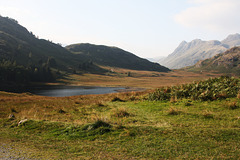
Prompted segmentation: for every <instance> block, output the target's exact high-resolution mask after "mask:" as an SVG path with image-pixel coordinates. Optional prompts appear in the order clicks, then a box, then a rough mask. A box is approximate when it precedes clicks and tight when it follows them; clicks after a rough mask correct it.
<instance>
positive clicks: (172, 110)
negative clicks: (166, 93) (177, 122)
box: [168, 107, 183, 115]
mask: <svg viewBox="0 0 240 160" xmlns="http://www.w3.org/2000/svg"><path fill="white" fill-rule="evenodd" d="M182 113H183V111H182V110H180V109H177V108H173V107H171V108H170V109H169V110H168V115H179V114H182Z"/></svg>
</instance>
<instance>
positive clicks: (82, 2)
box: [0, 0, 240, 58]
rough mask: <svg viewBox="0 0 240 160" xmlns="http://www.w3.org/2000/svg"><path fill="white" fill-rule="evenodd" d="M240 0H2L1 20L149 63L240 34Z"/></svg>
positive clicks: (58, 39)
mask: <svg viewBox="0 0 240 160" xmlns="http://www.w3.org/2000/svg"><path fill="white" fill-rule="evenodd" d="M239 8H240V1H239V0H0V15H1V16H3V17H10V18H13V19H15V20H17V21H18V22H19V24H20V25H22V26H24V27H26V28H27V29H28V30H29V31H31V32H33V34H35V35H36V36H38V37H39V38H42V39H46V40H50V41H53V42H55V43H61V44H63V45H69V44H76V43H92V44H97V45H107V46H116V47H119V48H122V49H124V50H126V51H129V52H131V53H134V54H136V55H137V56H140V57H143V58H153V57H161V56H167V55H169V54H171V53H172V52H173V51H174V49H176V48H177V47H178V45H179V44H180V43H181V42H182V41H183V40H185V41H187V42H190V41H192V40H193V39H202V40H223V39H224V38H226V37H227V36H228V35H229V34H235V33H240V14H239Z"/></svg>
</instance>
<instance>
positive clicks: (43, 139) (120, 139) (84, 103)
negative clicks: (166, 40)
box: [0, 92, 240, 159]
mask: <svg viewBox="0 0 240 160" xmlns="http://www.w3.org/2000/svg"><path fill="white" fill-rule="evenodd" d="M126 94H127V96H126ZM129 94H130V93H118V94H108V95H96V96H74V97H66V98H49V97H39V96H32V95H25V96H22V95H21V94H14V95H8V94H4V92H1V97H0V107H1V108H0V111H1V112H0V113H1V120H0V125H1V129H0V137H1V138H0V141H1V143H2V144H9V145H11V146H13V148H14V149H15V150H14V152H17V151H18V150H21V153H19V154H20V155H22V154H23V153H28V154H27V157H29V158H37V159H91V158H92V159H238V158H239V156H240V148H239V141H240V120H239V118H238V117H239V116H240V115H239V108H236V109H229V108H228V107H226V104H232V103H235V102H237V103H239V99H238V98H229V99H225V100H218V101H206V102H201V101H191V100H189V99H182V100H178V101H176V102H174V103H172V102H170V101H159V102H157V101H153V102H151V101H146V100H133V101H131V100H129V99H128V97H131V95H130V96H129ZM140 95H141V94H140ZM115 97H119V98H120V99H122V100H124V102H121V101H114V102H112V99H113V98H115ZM76 102H77V103H76ZM189 103H190V104H191V105H188V104H189ZM186 104H187V105H186ZM12 108H14V109H15V111H14V112H12ZM60 110H63V111H64V113H60V112H59V111H60ZM11 113H12V114H14V115H15V117H14V118H11V119H8V115H9V114H11ZM129 115H130V116H129ZM23 118H27V119H28V121H27V122H25V123H23V124H22V125H20V126H18V122H19V121H20V120H21V119H23ZM22 146H24V147H22ZM25 156H26V155H25Z"/></svg>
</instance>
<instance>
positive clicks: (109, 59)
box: [66, 43, 170, 72]
mask: <svg viewBox="0 0 240 160" xmlns="http://www.w3.org/2000/svg"><path fill="white" fill-rule="evenodd" d="M66 48H67V49H68V50H69V51H71V52H73V53H74V54H76V55H77V56H78V57H79V58H83V59H86V60H88V61H92V62H93V63H96V64H99V65H103V66H110V67H118V68H126V69H133V70H146V71H160V72H167V71H170V70H169V69H168V68H166V67H163V66H161V65H159V64H158V63H152V62H150V61H148V60H146V59H143V58H140V57H138V56H136V55H134V54H132V53H130V52H127V51H124V50H122V49H120V48H117V47H108V46H104V45H94V44H89V43H82V44H73V45H69V46H66Z"/></svg>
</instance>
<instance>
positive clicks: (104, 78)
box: [60, 68, 221, 89]
mask: <svg viewBox="0 0 240 160" xmlns="http://www.w3.org/2000/svg"><path fill="white" fill-rule="evenodd" d="M104 69H106V70H109V72H108V73H105V74H103V75H99V74H86V73H85V74H82V75H76V74H73V75H69V76H66V77H65V79H62V80H60V81H61V82H63V83H67V84H71V85H82V86H125V87H137V88H148V89H152V88H157V87H161V86H171V85H178V84H184V83H191V82H193V81H198V80H204V79H207V78H209V77H218V76H220V75H221V74H216V73H208V72H202V73H193V72H188V71H184V70H174V71H171V72H168V73H164V72H151V71H135V70H128V69H121V68H104Z"/></svg>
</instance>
